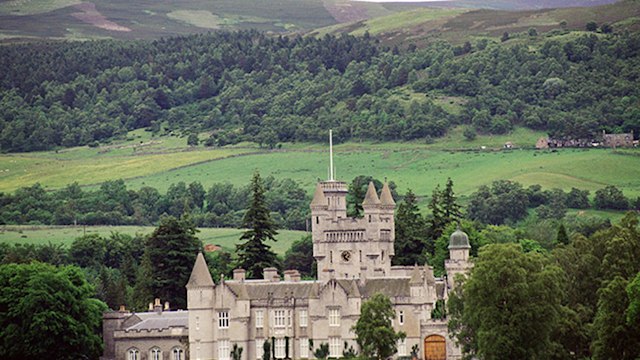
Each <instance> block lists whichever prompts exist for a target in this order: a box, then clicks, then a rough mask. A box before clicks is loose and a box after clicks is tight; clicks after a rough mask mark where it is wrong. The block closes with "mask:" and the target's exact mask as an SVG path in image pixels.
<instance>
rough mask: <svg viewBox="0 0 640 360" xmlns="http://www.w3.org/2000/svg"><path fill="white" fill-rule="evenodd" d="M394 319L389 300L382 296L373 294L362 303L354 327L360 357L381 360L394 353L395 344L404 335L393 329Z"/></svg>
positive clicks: (395, 349)
mask: <svg viewBox="0 0 640 360" xmlns="http://www.w3.org/2000/svg"><path fill="white" fill-rule="evenodd" d="M394 317H395V312H394V311H393V306H392V305H391V300H389V298H388V297H387V296H385V295H383V294H375V295H373V296H372V297H371V298H370V299H369V300H367V301H365V302H363V303H362V307H361V308H360V318H358V322H357V323H356V325H355V326H354V331H355V333H356V341H357V342H358V345H359V346H360V353H361V354H362V356H364V357H366V358H368V359H378V360H382V359H386V358H388V357H389V356H391V355H393V354H395V353H396V351H397V342H398V340H399V339H403V338H404V337H405V334H404V333H403V332H396V331H395V330H394V329H393V326H392V325H391V320H392V319H393V318H394Z"/></svg>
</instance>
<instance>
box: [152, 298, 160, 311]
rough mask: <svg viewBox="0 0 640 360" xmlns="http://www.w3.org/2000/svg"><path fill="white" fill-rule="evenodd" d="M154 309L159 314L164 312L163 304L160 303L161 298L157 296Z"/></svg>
mask: <svg viewBox="0 0 640 360" xmlns="http://www.w3.org/2000/svg"><path fill="white" fill-rule="evenodd" d="M153 311H155V312H156V313H158V314H162V304H161V303H160V299H158V298H156V299H155V302H154V303H153Z"/></svg>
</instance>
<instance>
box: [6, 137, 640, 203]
mask: <svg viewBox="0 0 640 360" xmlns="http://www.w3.org/2000/svg"><path fill="white" fill-rule="evenodd" d="M462 132H463V129H462V128H456V129H453V130H452V131H450V133H449V134H448V135H447V136H445V137H443V138H440V139H437V140H436V141H434V142H433V143H429V144H427V143H425V142H404V143H372V142H349V143H344V144H338V145H336V146H335V167H336V173H337V177H338V178H339V179H342V180H345V181H349V180H351V179H353V178H354V177H356V176H358V175H373V176H375V177H377V178H380V179H382V178H384V177H386V178H388V179H389V180H393V181H394V182H395V183H396V184H397V185H398V190H399V191H400V192H401V193H403V192H405V191H406V190H407V189H412V190H413V191H414V192H415V193H416V194H418V195H419V196H427V195H429V194H431V191H432V190H433V188H434V187H435V186H436V185H437V184H444V183H445V181H446V179H447V177H451V178H452V179H453V181H454V183H455V189H456V192H457V193H458V194H460V195H462V196H465V195H469V194H471V193H473V192H474V191H475V190H476V189H477V188H478V187H479V186H481V185H488V184H490V183H491V182H493V181H495V180H500V179H509V180H515V181H518V182H521V183H522V184H523V185H524V186H528V185H531V184H540V185H542V186H543V187H545V188H554V187H558V188H562V189H565V190H569V189H571V187H578V188H581V189H587V190H590V191H591V192H592V193H593V192H594V191H595V190H597V189H599V188H602V187H604V186H606V185H615V186H617V187H619V188H621V189H622V190H623V191H624V192H625V194H626V195H627V196H633V197H635V196H639V195H640V152H639V151H638V150H635V149H632V150H626V151H613V150H611V149H588V150H587V149H560V150H557V151H551V150H545V151H540V150H533V149H532V148H533V145H534V144H535V141H536V139H537V138H539V137H540V136H543V135H544V134H542V133H539V132H534V131H531V130H527V129H523V128H518V129H516V130H515V131H514V132H512V133H511V134H507V135H500V136H478V137H477V138H476V139H475V140H473V141H468V140H466V139H464V137H463V136H462ZM203 135H204V134H203ZM507 141H511V142H513V143H514V145H515V146H516V147H517V148H516V149H513V150H502V146H503V144H504V143H505V142H507ZM255 170H258V171H260V173H261V174H262V175H263V176H269V175H272V176H274V177H276V178H291V179H294V180H296V181H298V182H299V183H300V184H301V185H302V186H303V188H304V189H306V190H307V192H309V193H311V192H312V190H313V188H314V186H315V183H316V182H317V181H318V179H325V178H326V177H327V171H328V149H327V146H326V145H323V144H307V143H295V144H283V146H282V148H281V149H277V150H266V149H261V148H259V147H257V146H256V145H255V144H248V143H243V144H239V145H237V146H235V147H225V148H205V147H203V146H198V147H189V146H187V145H186V139H185V138H184V137H179V136H163V137H152V135H151V134H150V133H148V132H145V131H136V132H132V133H131V134H129V136H128V139H127V140H124V141H120V142H116V143H114V144H111V145H107V146H100V147H97V148H87V147H83V148H73V149H67V150H63V151H59V152H54V151H52V152H41V153H26V154H3V155H0V191H4V192H12V191H14V190H16V189H17V188H19V187H22V186H29V185H32V184H34V183H36V182H39V183H40V184H41V185H42V186H44V187H45V188H47V189H58V188H62V187H64V186H65V185H67V184H69V183H72V182H74V181H77V182H78V183H79V184H80V185H82V186H86V187H89V188H91V187H95V186H97V185H98V184H100V183H102V182H103V181H106V180H114V179H119V178H123V179H124V180H125V181H126V183H127V186H129V187H130V188H134V189H137V188H140V187H142V186H152V187H155V188H158V189H159V190H160V191H161V192H164V191H166V189H167V188H168V187H169V185H171V184H173V183H177V182H179V181H184V182H187V183H188V182H192V181H199V182H201V183H202V184H203V185H204V186H205V188H208V187H209V186H211V184H213V183H216V182H228V183H232V184H235V185H244V184H247V183H248V182H249V180H250V178H251V175H252V173H253V172H254V171H255Z"/></svg>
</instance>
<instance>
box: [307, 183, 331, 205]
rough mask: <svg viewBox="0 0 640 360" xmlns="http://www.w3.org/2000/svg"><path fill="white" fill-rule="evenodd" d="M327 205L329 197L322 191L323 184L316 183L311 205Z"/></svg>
mask: <svg viewBox="0 0 640 360" xmlns="http://www.w3.org/2000/svg"><path fill="white" fill-rule="evenodd" d="M323 205H327V199H326V198H325V196H324V191H322V186H321V185H320V183H318V185H316V191H315V193H314V194H313V200H311V205H310V206H323Z"/></svg>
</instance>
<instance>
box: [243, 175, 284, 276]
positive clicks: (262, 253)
mask: <svg viewBox="0 0 640 360" xmlns="http://www.w3.org/2000/svg"><path fill="white" fill-rule="evenodd" d="M264 193H265V190H264V185H263V184H262V179H261V178H260V173H258V172H257V171H256V173H255V174H254V175H253V179H252V180H251V201H250V205H249V209H248V210H247V212H246V213H245V214H244V219H243V220H242V226H243V227H244V228H246V229H248V230H247V231H245V232H244V233H243V234H242V236H241V237H240V240H245V242H244V243H241V244H238V245H236V251H237V253H238V267H240V268H243V269H245V270H246V271H247V277H248V278H252V279H255V278H259V277H260V276H261V275H262V269H264V268H266V267H272V266H276V265H277V263H278V258H277V256H276V254H275V253H274V252H273V251H272V250H271V247H270V246H269V245H267V244H265V241H267V240H272V241H276V239H275V235H277V234H278V232H277V231H276V230H275V224H274V223H273V221H272V220H271V216H270V215H269V208H268V207H267V203H266V199H265V195H264Z"/></svg>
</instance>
